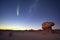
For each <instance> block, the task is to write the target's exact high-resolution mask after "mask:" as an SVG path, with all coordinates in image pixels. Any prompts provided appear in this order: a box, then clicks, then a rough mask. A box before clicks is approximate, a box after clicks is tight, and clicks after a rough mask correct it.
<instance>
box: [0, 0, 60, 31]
mask: <svg viewBox="0 0 60 40" xmlns="http://www.w3.org/2000/svg"><path fill="white" fill-rule="evenodd" d="M45 21H51V22H54V23H55V26H54V27H53V28H60V0H0V29H17V30H19V29H20V30H24V29H31V28H32V29H41V27H42V25H41V24H42V23H43V22H45Z"/></svg>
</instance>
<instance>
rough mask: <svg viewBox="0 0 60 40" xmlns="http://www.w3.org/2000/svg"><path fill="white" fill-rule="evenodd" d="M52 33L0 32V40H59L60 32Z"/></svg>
mask: <svg viewBox="0 0 60 40" xmlns="http://www.w3.org/2000/svg"><path fill="white" fill-rule="evenodd" d="M54 31H55V32H54V33H44V32H43V31H42V30H39V31H37V30H35V31H27V30H25V31H16V30H15V31H11V30H10V31H7V30H0V40H60V30H54Z"/></svg>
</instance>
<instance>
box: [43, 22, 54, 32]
mask: <svg viewBox="0 0 60 40" xmlns="http://www.w3.org/2000/svg"><path fill="white" fill-rule="evenodd" d="M54 25H55V24H54V23H53V22H43V23H42V29H43V31H44V32H52V26H54Z"/></svg>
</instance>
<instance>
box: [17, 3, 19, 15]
mask: <svg viewBox="0 0 60 40" xmlns="http://www.w3.org/2000/svg"><path fill="white" fill-rule="evenodd" d="M17 16H19V4H18V5H17Z"/></svg>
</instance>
